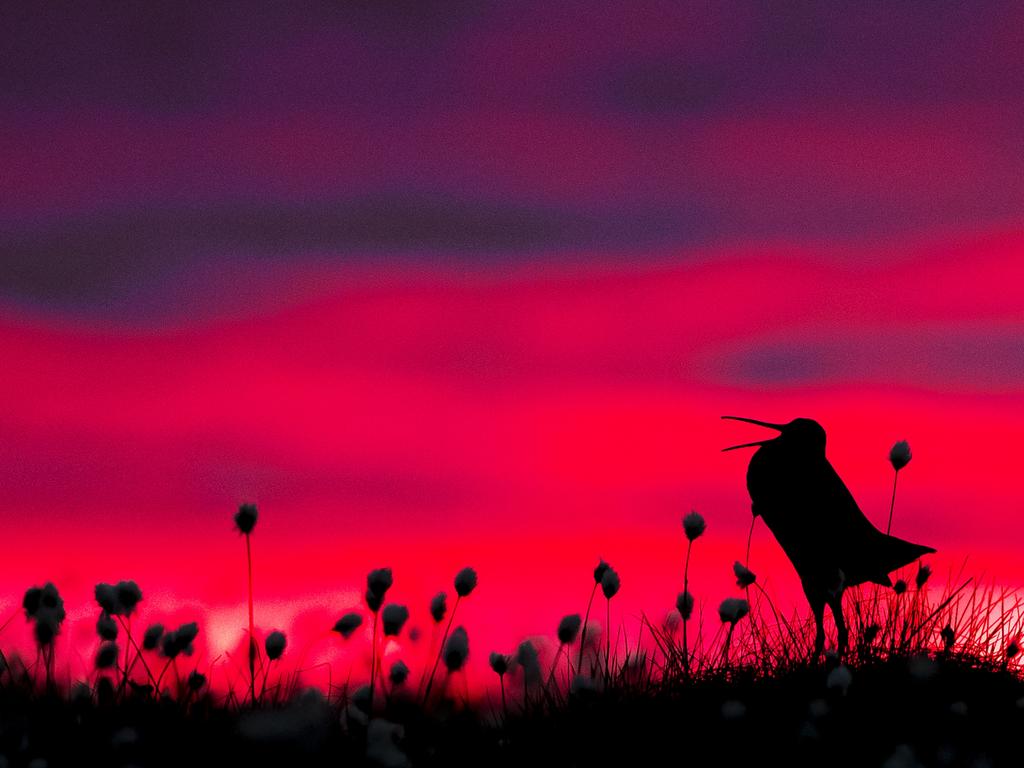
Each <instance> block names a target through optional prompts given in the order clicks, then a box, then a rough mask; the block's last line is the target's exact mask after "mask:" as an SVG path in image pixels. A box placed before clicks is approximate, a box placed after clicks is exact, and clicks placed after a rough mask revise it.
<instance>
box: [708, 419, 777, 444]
mask: <svg viewBox="0 0 1024 768" xmlns="http://www.w3.org/2000/svg"><path fill="white" fill-rule="evenodd" d="M722 418H723V419H731V420H732V421H745V422H747V423H748V424H757V426H759V427H768V429H777V430H778V431H779V432H781V431H782V427H783V425H782V424H772V423H771V422H770V421H758V420H757V419H746V418H744V417H742V416H723V417H722ZM774 439H775V438H774V437H773V438H772V439H771V440H774ZM771 440H758V441H757V442H756V443H743V444H742V445H730V446H729V447H728V448H723V449H722V451H723V452H725V451H735V450H736V449H737V448H753V447H754V446H760V445H764V444H765V443H770V442H771Z"/></svg>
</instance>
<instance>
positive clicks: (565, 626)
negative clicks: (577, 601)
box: [558, 613, 583, 645]
mask: <svg viewBox="0 0 1024 768" xmlns="http://www.w3.org/2000/svg"><path fill="white" fill-rule="evenodd" d="M582 624H583V619H581V618H580V615H579V614H578V613H573V614H570V615H569V616H565V617H563V618H562V620H561V621H560V622H558V642H560V643H561V644H562V645H569V644H571V643H573V642H575V640H576V636H577V635H578V634H579V631H580V627H581V626H582Z"/></svg>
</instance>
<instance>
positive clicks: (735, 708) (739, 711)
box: [722, 699, 747, 720]
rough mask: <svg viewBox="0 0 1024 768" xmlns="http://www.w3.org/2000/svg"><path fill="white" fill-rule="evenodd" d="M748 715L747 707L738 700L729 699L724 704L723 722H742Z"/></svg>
mask: <svg viewBox="0 0 1024 768" xmlns="http://www.w3.org/2000/svg"><path fill="white" fill-rule="evenodd" d="M746 714H747V705H746V704H744V703H743V702H742V701H737V700H736V699H729V700H728V701H725V702H723V703H722V719H723V720H741V719H743V717H744V716H745V715H746Z"/></svg>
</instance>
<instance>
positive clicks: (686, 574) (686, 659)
mask: <svg viewBox="0 0 1024 768" xmlns="http://www.w3.org/2000/svg"><path fill="white" fill-rule="evenodd" d="M692 551H693V539H687V544H686V565H685V566H684V567H683V607H684V608H685V607H686V599H687V597H688V596H689V594H690V552H692ZM682 618H683V671H684V672H685V673H686V674H687V675H689V674H690V650H689V646H688V645H687V641H686V624H687V621H688V620H689V617H687V616H683V617H682Z"/></svg>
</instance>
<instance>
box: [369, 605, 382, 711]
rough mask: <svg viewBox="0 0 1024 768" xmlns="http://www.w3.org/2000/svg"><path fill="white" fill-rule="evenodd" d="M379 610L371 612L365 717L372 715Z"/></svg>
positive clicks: (375, 678)
mask: <svg viewBox="0 0 1024 768" xmlns="http://www.w3.org/2000/svg"><path fill="white" fill-rule="evenodd" d="M379 614H380V610H379V609H378V610H376V611H374V612H373V635H372V636H371V638H370V706H369V711H368V712H367V713H366V716H367V717H373V686H374V683H376V680H377V617H378V615H379Z"/></svg>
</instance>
